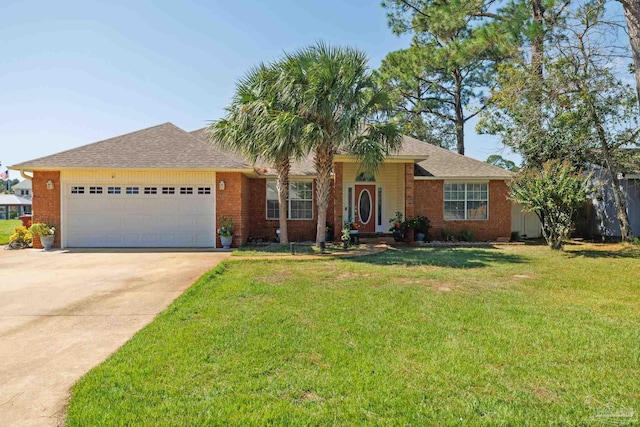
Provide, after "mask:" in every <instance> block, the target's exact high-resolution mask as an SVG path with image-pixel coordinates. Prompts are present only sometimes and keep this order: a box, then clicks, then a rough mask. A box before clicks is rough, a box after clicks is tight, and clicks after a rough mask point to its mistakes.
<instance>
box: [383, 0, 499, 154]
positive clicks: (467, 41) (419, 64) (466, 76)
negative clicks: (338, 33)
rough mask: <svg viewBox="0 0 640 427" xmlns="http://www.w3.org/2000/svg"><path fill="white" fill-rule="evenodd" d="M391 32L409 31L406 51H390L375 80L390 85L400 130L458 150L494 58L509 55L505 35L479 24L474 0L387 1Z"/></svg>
mask: <svg viewBox="0 0 640 427" xmlns="http://www.w3.org/2000/svg"><path fill="white" fill-rule="evenodd" d="M382 5H383V6H384V7H385V8H387V10H388V11H389V13H388V18H389V25H390V27H391V29H392V30H393V32H394V33H396V34H403V33H412V34H413V35H414V37H413V42H412V45H411V46H410V47H409V48H408V49H402V50H398V51H395V52H391V53H390V54H388V55H387V57H386V58H385V59H384V61H383V62H382V65H381V67H380V70H379V76H380V80H381V81H382V82H383V84H384V85H386V86H388V87H390V88H391V89H392V94H393V97H394V102H395V103H396V105H397V107H396V110H395V117H396V118H397V119H398V120H399V122H400V123H401V125H402V128H403V131H405V132H406V133H408V134H410V135H412V136H415V137H417V138H420V139H423V140H425V141H427V142H431V143H436V145H441V146H444V147H447V148H449V147H451V146H453V145H455V146H456V148H457V151H458V153H460V154H464V149H465V141H464V126H465V124H466V123H467V122H468V121H469V120H471V119H472V118H473V117H475V116H476V115H478V114H479V113H480V112H481V111H482V110H483V109H484V103H485V101H486V97H485V95H484V90H485V89H486V88H487V87H488V86H490V84H491V75H492V72H493V70H494V67H495V64H496V62H497V61H498V60H499V59H501V58H504V57H507V56H509V55H510V52H511V45H510V43H509V42H507V39H510V36H509V35H508V34H507V33H505V32H502V33H500V32H496V31H491V29H490V27H489V26H484V25H482V24H483V22H482V20H483V19H484V18H485V16H486V15H485V14H486V9H487V7H488V6H487V5H485V4H484V3H483V2H477V1H454V2H441V1H437V0H387V1H384V2H383V3H382Z"/></svg>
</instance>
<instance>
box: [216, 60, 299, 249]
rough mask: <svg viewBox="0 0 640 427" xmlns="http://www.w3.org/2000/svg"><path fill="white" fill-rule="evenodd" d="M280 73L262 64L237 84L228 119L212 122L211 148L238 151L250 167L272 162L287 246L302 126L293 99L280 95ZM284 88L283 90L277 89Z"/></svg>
mask: <svg viewBox="0 0 640 427" xmlns="http://www.w3.org/2000/svg"><path fill="white" fill-rule="evenodd" d="M282 76H283V73H282V70H281V69H280V66H279V64H278V63H272V64H268V65H265V64H260V65H259V66H257V67H255V68H253V69H252V70H250V71H249V72H248V73H247V74H246V75H245V76H244V77H243V78H242V79H241V80H240V81H239V82H238V83H237V85H236V91H235V94H234V96H233V99H232V101H231V104H230V106H229V107H227V109H226V110H227V114H226V116H225V117H224V118H222V119H220V120H216V121H213V122H212V123H211V124H210V125H209V127H208V129H207V135H208V140H209V142H210V143H211V144H213V145H215V146H217V147H220V148H221V149H224V150H230V151H234V152H236V153H238V154H240V155H242V156H244V157H246V158H247V159H248V160H250V161H252V162H254V163H255V162H256V161H257V160H258V159H261V160H264V161H267V162H270V163H273V164H274V166H275V169H276V173H277V190H278V202H279V205H280V206H279V216H280V218H279V220H280V243H288V233H287V199H288V198H289V170H290V168H291V163H290V162H291V159H299V158H301V157H302V156H303V154H304V152H303V149H302V145H301V144H300V142H299V140H298V135H299V133H300V127H301V126H302V124H303V123H302V121H301V120H300V118H299V117H298V116H296V115H295V114H292V113H291V112H290V111H295V108H296V102H295V99H293V98H289V100H290V101H292V102H291V103H290V104H287V103H286V101H285V100H283V99H282V98H281V97H280V96H279V95H280V93H281V91H282V90H281V86H283V82H282V81H281V79H282ZM278 89H280V91H279V90H278Z"/></svg>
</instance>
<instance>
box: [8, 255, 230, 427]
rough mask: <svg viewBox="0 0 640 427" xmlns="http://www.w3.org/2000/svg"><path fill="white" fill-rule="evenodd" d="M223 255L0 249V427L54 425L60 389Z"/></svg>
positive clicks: (64, 393) (61, 401)
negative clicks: (0, 426)
mask: <svg viewBox="0 0 640 427" xmlns="http://www.w3.org/2000/svg"><path fill="white" fill-rule="evenodd" d="M228 256H229V254H228V253H220V252H197V251H196V252H187V251H185V252H180V251H171V252H168V251H167V252H165V251H156V252H147V251H144V252H143V251H132V250H125V251H118V250H97V251H86V252H85V251H79V250H76V251H53V252H43V251H41V250H37V249H29V250H22V251H4V250H0V425H2V426H46V425H50V426H55V425H59V424H60V423H61V422H62V415H63V412H64V407H65V404H66V402H67V399H68V396H69V389H70V387H71V386H72V385H73V384H74V383H75V382H76V381H77V380H78V379H79V378H80V377H81V376H82V375H83V374H85V373H86V372H87V371H89V370H90V369H91V368H93V367H94V366H96V365H97V364H99V363H100V362H102V361H103V360H105V359H106V358H107V357H108V356H109V355H110V354H111V353H113V352H114V351H116V350H117V349H118V348H119V347H120V346H121V345H122V344H124V343H125V342H126V341H127V340H128V339H129V338H131V336H133V334H134V333H135V332H136V331H138V330H140V329H141V328H142V327H143V326H144V325H146V324H148V323H149V322H151V321H152V320H153V319H154V317H155V316H156V315H157V314H158V313H159V312H161V311H162V310H164V309H165V308H166V307H167V306H168V305H169V304H170V303H171V302H172V301H173V300H174V299H175V298H177V297H178V296H179V295H181V294H182V293H183V292H184V290H185V289H187V288H188V287H189V286H190V285H191V284H193V283H194V282H195V281H196V280H197V279H198V277H200V276H201V275H202V274H203V273H205V272H206V271H207V270H209V269H211V268H212V267H214V266H215V265H216V264H218V263H219V262H220V261H221V260H223V259H225V258H227V257H228Z"/></svg>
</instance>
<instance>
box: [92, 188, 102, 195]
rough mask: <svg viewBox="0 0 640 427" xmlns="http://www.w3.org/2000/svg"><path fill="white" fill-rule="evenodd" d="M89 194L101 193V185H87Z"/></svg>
mask: <svg viewBox="0 0 640 427" xmlns="http://www.w3.org/2000/svg"><path fill="white" fill-rule="evenodd" d="M89 194H102V187H89Z"/></svg>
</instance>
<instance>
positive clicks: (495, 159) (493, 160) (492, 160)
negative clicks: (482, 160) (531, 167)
mask: <svg viewBox="0 0 640 427" xmlns="http://www.w3.org/2000/svg"><path fill="white" fill-rule="evenodd" d="M486 162H487V163H489V164H490V165H493V166H498V167H499V168H502V169H506V170H508V171H511V172H517V171H519V170H520V168H519V167H518V166H516V164H515V163H514V162H513V161H512V160H509V159H505V158H504V157H502V156H501V155H499V154H492V155H490V156H489V157H487V160H486Z"/></svg>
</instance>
